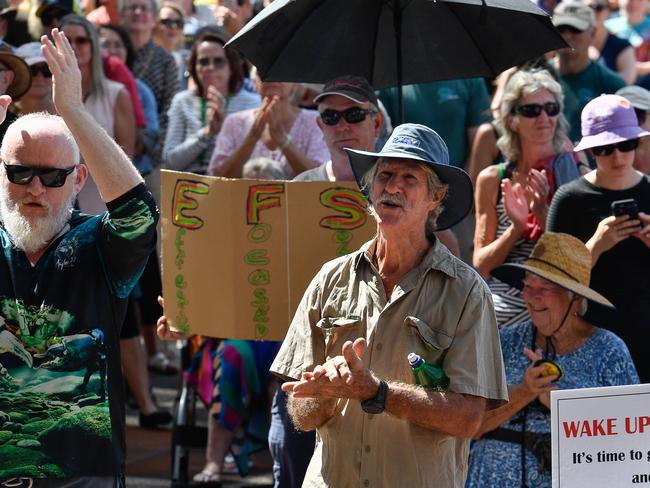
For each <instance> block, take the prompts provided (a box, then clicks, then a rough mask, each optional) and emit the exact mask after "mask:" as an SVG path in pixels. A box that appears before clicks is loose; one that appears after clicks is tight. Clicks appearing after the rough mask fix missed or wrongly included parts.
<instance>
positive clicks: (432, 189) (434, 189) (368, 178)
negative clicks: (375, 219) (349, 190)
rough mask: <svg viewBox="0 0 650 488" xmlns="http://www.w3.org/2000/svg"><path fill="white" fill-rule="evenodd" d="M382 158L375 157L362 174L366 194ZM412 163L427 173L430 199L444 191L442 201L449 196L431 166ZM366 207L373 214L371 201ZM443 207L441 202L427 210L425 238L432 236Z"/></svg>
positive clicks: (369, 192)
mask: <svg viewBox="0 0 650 488" xmlns="http://www.w3.org/2000/svg"><path fill="white" fill-rule="evenodd" d="M383 162H384V161H383V158H379V159H377V162H376V163H375V164H374V166H373V167H372V169H371V170H370V171H368V172H366V174H365V175H364V176H363V178H362V181H361V183H362V186H363V187H364V188H365V189H366V193H367V194H368V195H372V193H373V189H374V186H375V177H376V176H377V173H378V171H379V165H380V164H381V163H383ZM413 162H414V163H417V164H418V166H419V167H420V168H422V169H423V170H424V172H425V173H426V175H427V188H428V190H429V198H431V200H436V199H437V196H438V194H439V193H440V192H444V193H445V197H444V199H443V201H444V200H445V199H446V198H447V197H448V196H449V193H448V191H449V185H448V184H446V183H443V182H442V180H441V179H440V177H439V176H438V175H437V174H436V172H435V171H434V170H433V168H432V167H431V166H429V165H428V164H426V163H423V162H419V161H413ZM368 208H369V210H370V212H371V213H373V214H374V208H373V207H372V202H369V204H368ZM444 209H445V207H444V205H443V204H442V203H441V204H440V205H438V206H437V207H436V208H434V209H433V210H431V212H429V215H428V217H427V222H426V224H425V227H424V234H425V236H426V237H427V239H429V240H431V239H432V238H433V233H434V232H435V231H436V228H437V222H438V217H439V216H440V214H441V213H442V212H443V210H444Z"/></svg>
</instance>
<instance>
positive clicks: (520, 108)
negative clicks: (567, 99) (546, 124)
mask: <svg viewBox="0 0 650 488" xmlns="http://www.w3.org/2000/svg"><path fill="white" fill-rule="evenodd" d="M542 110H543V111H544V112H546V115H548V116H549V117H555V116H556V115H557V114H559V113H560V104H559V103H557V102H546V103H545V104H543V105H540V104H539V103H527V104H525V105H517V106H516V107H515V109H514V112H515V113H516V114H519V115H521V116H522V117H526V118H528V119H534V118H535V117H539V115H540V114H541V113H542Z"/></svg>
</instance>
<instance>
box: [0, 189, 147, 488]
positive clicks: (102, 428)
mask: <svg viewBox="0 0 650 488" xmlns="http://www.w3.org/2000/svg"><path fill="white" fill-rule="evenodd" d="M107 207H108V212H104V213H103V214H101V215H95V216H89V215H84V214H81V213H79V212H76V211H75V212H74V213H73V215H72V218H71V220H70V223H69V225H70V228H69V230H68V231H67V232H65V233H64V234H63V235H62V236H60V237H59V238H57V239H56V240H55V241H54V242H53V243H52V244H51V245H50V247H49V248H48V249H47V250H46V251H45V253H44V254H43V256H42V257H41V258H40V259H39V260H38V262H37V263H36V265H35V266H32V265H31V264H30V263H29V261H28V260H27V258H26V256H25V254H24V253H23V252H22V251H21V250H20V249H18V248H17V247H15V246H14V245H13V244H12V242H11V240H10V238H9V235H8V234H7V232H6V231H5V230H4V228H0V244H1V245H2V252H1V254H0V424H1V427H0V430H1V431H2V435H1V437H2V442H1V443H0V481H2V480H3V479H4V478H13V477H29V478H48V479H54V478H76V477H98V478H99V477H104V478H106V477H114V478H116V479H119V478H120V477H121V476H123V474H124V452H125V439H124V393H123V390H124V383H123V380H122V373H121V366H120V359H119V358H120V354H119V339H120V328H121V326H122V323H123V321H124V316H125V312H126V305H127V298H128V296H129V293H130V292H131V289H132V288H133V286H134V285H135V283H136V282H137V280H138V278H139V276H140V274H141V273H142V269H143V268H144V265H145V263H146V262H147V259H148V257H149V255H150V254H151V252H152V251H153V249H154V247H155V242H156V223H157V221H158V211H157V209H156V205H155V202H154V201H153V197H152V196H151V193H149V191H147V189H146V187H145V186H144V184H141V185H138V186H136V187H135V188H133V189H132V190H130V191H129V192H127V193H126V194H124V195H123V196H121V197H119V198H117V199H116V200H113V201H112V202H109V203H108V204H107ZM75 486H76V485H75ZM82 486H104V485H100V484H99V482H95V483H94V484H93V483H92V482H90V483H89V484H85V485H82Z"/></svg>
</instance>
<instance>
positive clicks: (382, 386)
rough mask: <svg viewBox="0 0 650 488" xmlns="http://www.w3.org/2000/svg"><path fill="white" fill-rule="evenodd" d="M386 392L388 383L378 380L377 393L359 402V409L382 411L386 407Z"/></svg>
mask: <svg viewBox="0 0 650 488" xmlns="http://www.w3.org/2000/svg"><path fill="white" fill-rule="evenodd" d="M387 393H388V383H386V382H385V381H384V380H379V390H377V394H376V395H375V396H374V397H372V398H368V399H367V400H364V401H362V402H361V409H362V410H363V411H364V412H366V413H372V414H378V413H382V412H383V411H384V409H385V408H386V395H387Z"/></svg>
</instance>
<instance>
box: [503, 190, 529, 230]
mask: <svg viewBox="0 0 650 488" xmlns="http://www.w3.org/2000/svg"><path fill="white" fill-rule="evenodd" d="M501 192H502V195H503V206H504V207H505V211H506V215H507V216H508V217H509V218H510V220H511V221H512V225H514V227H515V229H516V230H518V231H519V232H520V233H522V232H523V231H524V229H526V224H527V222H528V212H529V205H528V200H526V194H525V192H524V190H523V188H522V187H521V185H519V184H518V183H515V184H514V185H513V184H512V181H511V180H510V179H509V178H505V179H504V180H503V181H502V182H501Z"/></svg>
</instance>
